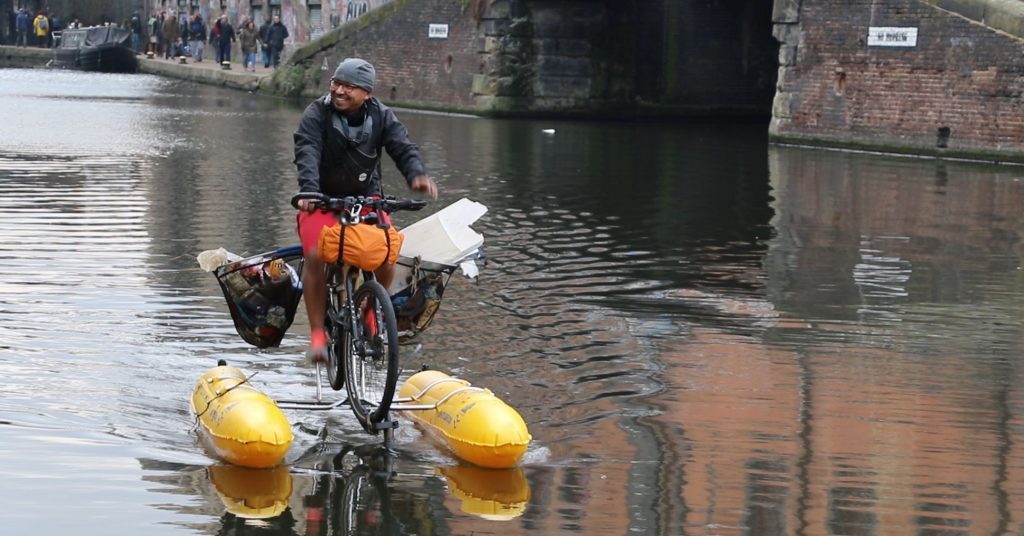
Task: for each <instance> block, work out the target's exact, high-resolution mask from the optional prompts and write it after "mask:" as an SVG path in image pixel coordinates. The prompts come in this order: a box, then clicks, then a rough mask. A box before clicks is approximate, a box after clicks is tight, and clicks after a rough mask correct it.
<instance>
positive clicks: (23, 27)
mask: <svg viewBox="0 0 1024 536" xmlns="http://www.w3.org/2000/svg"><path fill="white" fill-rule="evenodd" d="M30 25H31V21H30V20H29V18H28V11H25V8H21V9H20V10H19V11H18V16H17V17H15V27H16V28H17V31H18V43H17V44H18V46H21V47H27V46H28V29H29V26H30Z"/></svg>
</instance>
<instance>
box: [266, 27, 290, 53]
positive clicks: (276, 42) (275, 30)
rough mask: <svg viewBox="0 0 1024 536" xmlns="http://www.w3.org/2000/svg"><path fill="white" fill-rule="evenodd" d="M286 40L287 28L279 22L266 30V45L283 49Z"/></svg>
mask: <svg viewBox="0 0 1024 536" xmlns="http://www.w3.org/2000/svg"><path fill="white" fill-rule="evenodd" d="M285 39H288V27H287V26H285V25H284V24H282V23H280V22H275V23H274V24H271V25H270V28H268V29H267V43H269V44H270V46H272V47H274V48H283V47H284V40H285Z"/></svg>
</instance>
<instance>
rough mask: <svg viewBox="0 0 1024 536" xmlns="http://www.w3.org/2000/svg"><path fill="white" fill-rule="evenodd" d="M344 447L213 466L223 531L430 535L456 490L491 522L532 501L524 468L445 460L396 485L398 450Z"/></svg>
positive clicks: (464, 508) (462, 504) (468, 508)
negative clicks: (270, 462)
mask: <svg viewBox="0 0 1024 536" xmlns="http://www.w3.org/2000/svg"><path fill="white" fill-rule="evenodd" d="M338 447H339V446H338V445H337V444H333V445H332V444H326V443H325V444H320V445H317V446H316V447H314V448H313V449H310V450H309V451H307V452H305V453H304V454H302V455H301V456H300V457H299V458H298V459H296V460H295V461H294V462H292V464H291V467H290V468H289V467H287V466H277V467H274V468H271V469H249V468H244V467H236V466H232V465H215V466H211V467H209V468H208V474H209V478H210V481H211V483H212V484H213V487H214V489H215V490H216V492H217V494H218V495H219V496H220V499H221V501H222V502H223V503H224V506H225V513H224V515H223V516H222V517H221V524H222V525H221V530H220V532H219V534H222V535H225V536H226V535H242V534H275V535H293V534H303V535H307V536H327V535H354V534H388V535H391V534H394V535H399V534H414V533H418V534H425V533H430V532H431V528H432V527H433V528H436V527H437V526H438V524H439V523H440V524H443V523H445V522H446V521H445V519H446V518H451V517H452V514H455V513H456V512H448V511H447V510H446V509H445V508H444V506H443V505H442V504H441V503H443V502H444V498H445V496H446V495H448V493H450V494H451V496H452V497H454V498H456V499H458V501H459V510H461V512H463V513H466V514H471V515H473V516H474V517H478V518H483V519H487V520H491V521H501V520H508V519H512V518H515V517H518V516H519V515H521V514H522V513H523V511H524V510H525V509H526V506H527V503H528V502H529V498H530V488H529V485H528V483H527V481H526V477H525V475H524V473H523V470H522V469H521V468H514V469H508V470H498V469H484V468H478V467H473V466H445V467H437V468H435V469H434V471H433V472H432V473H428V474H412V475H409V474H403V475H400V477H401V479H402V480H403V482H407V483H408V482H414V483H415V484H414V487H415V489H414V490H411V489H403V488H395V489H392V480H393V479H394V478H395V477H396V476H399V475H398V474H397V473H396V471H395V458H394V454H393V453H392V452H391V451H389V450H388V449H387V448H385V447H383V446H381V445H379V444H371V445H361V446H353V445H341V446H340V450H338ZM302 473H305V474H307V475H308V476H309V477H310V479H309V481H308V484H306V483H305V482H306V481H305V479H302V480H300V482H302V484H301V485H300V486H296V484H294V482H293V478H295V479H296V480H298V479H300V478H301V477H298V476H296V475H300V474H302ZM417 481H418V482H417ZM446 483H447V486H446V485H445V484H446ZM293 487H301V488H302V489H301V493H302V494H303V495H302V500H301V507H299V503H298V502H297V501H296V502H290V500H291V496H292V493H293ZM446 487H447V491H446V489H445V488H446ZM292 506H295V507H296V508H292ZM296 509H300V510H301V512H295V511H293V510H296ZM424 531H426V532H424Z"/></svg>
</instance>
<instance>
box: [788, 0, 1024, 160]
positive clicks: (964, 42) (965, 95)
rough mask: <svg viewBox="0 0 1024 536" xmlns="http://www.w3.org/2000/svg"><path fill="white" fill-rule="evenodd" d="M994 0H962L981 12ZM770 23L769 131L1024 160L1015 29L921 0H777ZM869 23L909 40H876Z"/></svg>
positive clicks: (1023, 64)
mask: <svg viewBox="0 0 1024 536" xmlns="http://www.w3.org/2000/svg"><path fill="white" fill-rule="evenodd" d="M995 4H1006V2H997V1H995V0H992V1H984V0H982V1H977V2H967V1H961V2H960V6H961V8H962V7H963V6H975V7H977V8H978V17H977V18H979V19H984V17H985V13H986V9H985V8H986V7H987V6H989V5H995ZM1016 4H1017V5H1018V6H1020V5H1021V3H1020V2H1017V3H1016ZM948 7H955V6H948ZM964 11H966V9H964ZM989 12H991V10H989ZM1022 14H1024V12H1022ZM774 22H775V35H776V36H777V38H778V39H779V41H780V42H781V43H782V49H781V51H780V54H779V63H780V68H779V77H778V92H777V95H776V97H775V102H774V106H773V119H772V123H771V127H770V134H771V136H772V138H773V139H775V140H778V141H797V142H809V143H822V144H827V145H852V146H860V147H869V148H880V149H885V150H895V151H907V152H914V153H928V154H944V155H951V156H956V155H963V156H971V157H978V156H982V157H988V158H992V159H995V160H1000V159H1007V160H1024V154H1022V153H1024V105H1022V101H1021V95H1022V93H1024V39H1021V38H1020V37H1019V36H1017V35H1013V34H1011V33H1007V32H1005V31H999V30H996V29H993V28H991V27H988V26H985V25H983V24H980V23H979V22H978V21H975V20H971V19H970V18H968V17H965V16H964V15H963V14H961V13H956V12H952V11H949V10H946V9H941V8H938V7H936V6H933V5H931V4H929V3H927V2H923V1H917V0H887V1H885V2H869V1H855V2H850V1H849V0H802V1H801V0H776V2H775V15H774ZM870 27H897V28H913V29H916V31H917V41H916V46H913V47H907V46H900V47H895V46H871V45H869V40H868V31H869V28H870Z"/></svg>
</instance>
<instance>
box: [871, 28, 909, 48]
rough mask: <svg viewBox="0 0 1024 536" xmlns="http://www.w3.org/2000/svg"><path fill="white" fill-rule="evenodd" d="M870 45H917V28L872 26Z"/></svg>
mask: <svg viewBox="0 0 1024 536" xmlns="http://www.w3.org/2000/svg"><path fill="white" fill-rule="evenodd" d="M868 46H869V47H916V46H917V28H896V27H892V26H871V27H870V28H868Z"/></svg>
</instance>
